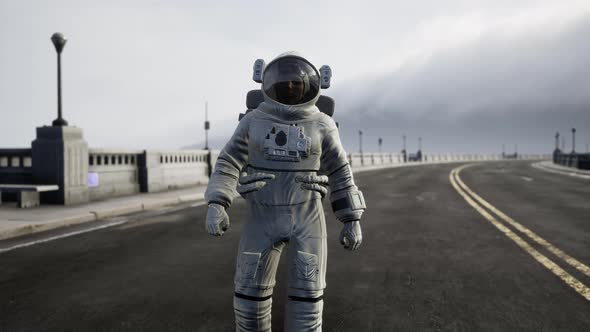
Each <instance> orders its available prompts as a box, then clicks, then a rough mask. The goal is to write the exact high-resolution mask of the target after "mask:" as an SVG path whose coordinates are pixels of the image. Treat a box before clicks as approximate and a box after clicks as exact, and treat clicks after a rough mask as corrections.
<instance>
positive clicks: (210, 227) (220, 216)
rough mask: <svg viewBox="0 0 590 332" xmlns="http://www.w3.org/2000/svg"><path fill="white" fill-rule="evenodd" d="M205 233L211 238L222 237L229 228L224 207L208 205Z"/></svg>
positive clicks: (213, 204) (214, 204)
mask: <svg viewBox="0 0 590 332" xmlns="http://www.w3.org/2000/svg"><path fill="white" fill-rule="evenodd" d="M206 227H207V233H209V235H213V236H222V235H223V233H224V232H225V231H227V229H228V228H229V216H228V215H227V212H225V207H223V205H221V204H217V203H209V209H208V210H207V222H206Z"/></svg>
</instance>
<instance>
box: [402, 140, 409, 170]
mask: <svg viewBox="0 0 590 332" xmlns="http://www.w3.org/2000/svg"><path fill="white" fill-rule="evenodd" d="M402 138H403V146H402V158H404V163H405V162H407V161H408V157H407V154H406V134H404V135H403V136H402Z"/></svg>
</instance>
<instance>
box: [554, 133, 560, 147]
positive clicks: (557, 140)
mask: <svg viewBox="0 0 590 332" xmlns="http://www.w3.org/2000/svg"><path fill="white" fill-rule="evenodd" d="M555 150H559V131H558V132H556V133H555Z"/></svg>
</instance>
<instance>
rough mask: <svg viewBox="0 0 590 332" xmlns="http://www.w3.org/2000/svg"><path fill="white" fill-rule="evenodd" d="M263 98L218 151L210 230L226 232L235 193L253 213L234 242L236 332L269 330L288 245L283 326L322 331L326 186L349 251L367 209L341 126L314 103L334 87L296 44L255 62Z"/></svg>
mask: <svg viewBox="0 0 590 332" xmlns="http://www.w3.org/2000/svg"><path fill="white" fill-rule="evenodd" d="M254 69H255V73H254V79H255V81H257V82H259V83H262V93H263V96H264V101H263V102H262V103H260V105H259V106H258V107H257V108H256V109H254V110H253V111H251V112H249V113H247V114H246V115H245V116H243V118H242V119H241V120H240V122H239V125H238V127H237V129H236V130H235V132H234V134H233V136H232V138H231V139H230V141H229V142H228V143H227V144H226V145H225V147H224V148H223V150H222V151H221V153H220V155H219V158H218V159H217V162H216V164H215V170H214V172H213V174H212V175H211V179H210V182H209V185H208V187H207V191H206V193H205V198H206V200H207V202H208V211H207V221H206V228H207V232H208V233H209V234H211V235H214V236H221V235H223V233H224V232H225V231H226V230H227V229H228V227H229V217H228V215H227V213H226V209H228V208H229V207H230V205H231V204H232V200H233V198H234V196H235V193H236V189H237V191H238V192H239V193H240V194H241V195H242V196H243V197H244V198H245V199H246V201H247V203H248V204H247V205H248V217H247V220H245V223H244V226H243V232H242V235H241V240H240V244H239V249H238V258H237V263H236V272H235V277H234V284H235V294H234V313H235V321H236V331H270V330H271V305H272V293H273V287H274V285H275V273H276V270H277V265H278V263H279V258H280V255H281V253H282V251H283V249H285V248H288V253H287V255H288V269H289V270H288V281H287V282H288V301H287V303H286V312H285V322H284V324H285V326H284V328H285V330H286V331H298V332H299V331H321V326H322V310H323V300H322V298H323V293H324V288H325V287H326V281H325V276H326V258H327V244H326V224H325V217H324V211H323V207H322V199H323V197H324V196H325V195H326V194H327V193H328V190H327V187H329V189H330V201H331V205H332V210H333V211H334V214H335V215H336V217H337V218H338V219H339V220H340V221H341V222H342V223H343V227H342V231H341V233H340V242H341V243H342V244H343V246H344V248H346V249H348V250H356V249H358V247H359V246H360V244H361V241H362V234H361V226H360V219H361V215H362V214H363V212H364V210H365V202H364V198H363V195H362V193H361V192H360V191H359V190H358V188H357V186H356V185H355V183H354V180H353V175H352V172H351V169H350V165H349V164H348V161H347V158H346V152H345V151H344V149H343V147H342V144H341V143H340V137H339V134H338V129H337V126H336V124H335V122H334V120H333V119H332V118H331V117H330V116H329V115H326V114H324V113H322V112H320V111H319V110H318V108H317V107H316V102H317V100H318V99H319V97H320V88H327V87H329V85H330V76H331V71H330V70H329V67H327V66H324V67H322V68H321V69H322V70H321V72H322V74H320V73H319V72H318V70H317V69H316V68H315V67H314V66H313V65H312V64H311V63H310V62H309V61H307V60H306V59H305V58H303V57H302V56H300V55H298V54H297V53H294V52H288V53H284V54H281V55H279V56H278V57H277V58H275V59H274V60H273V61H272V62H270V63H269V64H268V65H267V66H264V63H263V62H261V60H257V62H256V64H255V67H254Z"/></svg>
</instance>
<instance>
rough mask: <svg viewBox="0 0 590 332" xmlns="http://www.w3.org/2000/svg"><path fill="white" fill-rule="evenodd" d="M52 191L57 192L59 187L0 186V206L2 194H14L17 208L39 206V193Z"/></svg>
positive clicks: (32, 185) (36, 185) (33, 185)
mask: <svg viewBox="0 0 590 332" xmlns="http://www.w3.org/2000/svg"><path fill="white" fill-rule="evenodd" d="M54 190H59V186H58V185H46V184H0V204H2V192H13V193H14V192H15V193H16V197H17V198H16V202H17V206H18V207H19V208H29V207H34V206H39V193H40V192H44V191H54Z"/></svg>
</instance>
